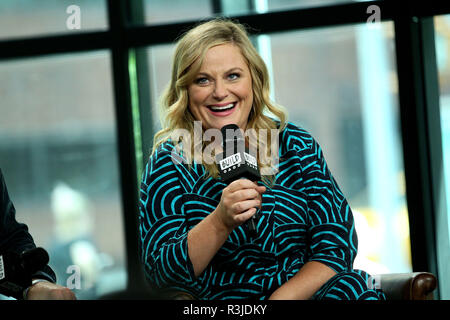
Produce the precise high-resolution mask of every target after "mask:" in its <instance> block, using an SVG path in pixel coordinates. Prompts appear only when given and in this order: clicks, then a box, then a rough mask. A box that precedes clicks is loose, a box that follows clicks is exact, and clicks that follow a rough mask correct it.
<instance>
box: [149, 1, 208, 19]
mask: <svg viewBox="0 0 450 320" xmlns="http://www.w3.org/2000/svg"><path fill="white" fill-rule="evenodd" d="M211 2H212V1H211V0H171V1H166V0H145V22H146V23H147V24H158V23H168V22H179V21H187V20H194V19H199V18H205V17H210V16H212V13H213V10H212V6H211Z"/></svg>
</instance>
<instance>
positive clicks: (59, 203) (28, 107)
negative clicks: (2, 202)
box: [0, 51, 126, 299]
mask: <svg viewBox="0 0 450 320" xmlns="http://www.w3.org/2000/svg"><path fill="white" fill-rule="evenodd" d="M110 64H111V61H110V56H109V53H108V52H105V51H99V52H90V53H83V54H67V55H55V56H48V57H41V58H33V59H23V60H14V61H6V62H1V63H0V88H1V89H0V90H1V93H0V95H1V96H2V104H1V117H0V167H1V168H2V171H3V173H4V176H5V180H6V183H7V186H8V190H9V193H10V196H11V199H12V201H13V203H14V205H15V207H16V210H17V220H18V221H20V222H24V223H26V224H27V225H28V227H29V230H30V233H31V234H32V236H33V237H34V240H35V242H36V245H38V246H42V247H44V248H45V249H47V251H48V252H49V255H50V266H51V267H52V268H53V269H54V271H55V272H56V274H57V278H58V283H59V284H61V285H63V286H68V287H71V288H73V289H74V292H75V293H76V295H77V297H78V298H79V299H93V298H96V297H98V296H99V295H102V294H104V293H106V292H110V291H111V290H118V289H122V288H124V286H125V282H126V274H125V267H124V266H125V254H124V250H125V249H124V235H123V230H122V229H123V226H122V212H121V198H120V186H119V168H118V154H117V145H116V128H115V116H114V107H113V106H114V101H113V92H112V90H113V89H112V79H111V70H110ZM78 271H79V272H80V273H79V274H78V275H79V276H80V277H79V278H78V279H79V280H80V282H78V280H77V276H75V275H76V272H78ZM78 288H79V289H78Z"/></svg>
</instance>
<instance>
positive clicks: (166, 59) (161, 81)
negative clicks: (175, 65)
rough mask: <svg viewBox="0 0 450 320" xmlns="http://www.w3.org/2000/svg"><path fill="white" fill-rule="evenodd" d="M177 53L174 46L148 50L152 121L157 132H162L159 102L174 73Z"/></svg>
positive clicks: (161, 46)
mask: <svg viewBox="0 0 450 320" xmlns="http://www.w3.org/2000/svg"><path fill="white" fill-rule="evenodd" d="M174 53H175V45H174V44H166V45H158V46H152V47H150V48H148V50H147V56H148V65H149V66H150V70H151V71H150V86H151V87H150V90H151V97H152V108H151V112H152V119H153V128H154V129H155V132H157V131H159V130H161V123H160V110H159V107H158V100H159V97H160V96H161V94H162V92H163V90H164V89H165V88H166V86H167V85H168V83H169V81H170V77H171V72H172V57H173V54H174Z"/></svg>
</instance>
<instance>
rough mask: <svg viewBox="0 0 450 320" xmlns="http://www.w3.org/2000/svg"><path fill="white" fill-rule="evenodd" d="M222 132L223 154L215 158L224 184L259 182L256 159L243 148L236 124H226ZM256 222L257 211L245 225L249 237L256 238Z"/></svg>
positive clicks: (239, 131) (243, 143)
mask: <svg viewBox="0 0 450 320" xmlns="http://www.w3.org/2000/svg"><path fill="white" fill-rule="evenodd" d="M220 131H221V132H222V142H223V153H221V154H218V155H217V156H216V161H217V166H218V169H219V173H220V177H221V178H222V179H223V181H224V182H225V183H226V184H230V183H231V182H233V181H235V180H237V179H241V178H246V179H249V180H251V181H258V180H261V174H260V172H259V170H258V162H257V161H256V157H254V156H252V155H251V154H250V153H249V150H248V148H247V147H246V146H245V139H244V137H243V136H242V133H241V130H240V129H239V127H238V126H237V125H236V124H228V125H225V126H223V127H222V129H220ZM257 222H258V211H257V212H256V214H254V215H253V216H252V217H251V218H250V219H249V220H247V222H246V225H247V228H248V231H249V233H250V236H252V237H253V236H256V225H257Z"/></svg>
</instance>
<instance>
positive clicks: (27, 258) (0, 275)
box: [0, 247, 49, 300]
mask: <svg viewBox="0 0 450 320" xmlns="http://www.w3.org/2000/svg"><path fill="white" fill-rule="evenodd" d="M48 262H49V256H48V253H47V251H45V249H43V248H40V247H38V248H34V249H30V250H27V251H24V252H22V253H21V254H18V253H15V252H7V253H4V254H0V294H3V295H5V296H10V297H13V298H16V299H18V300H21V299H23V290H25V289H26V288H28V287H29V286H31V280H32V279H31V277H32V275H33V273H35V272H36V271H38V270H40V269H41V268H43V267H45V266H46V265H47V264H48Z"/></svg>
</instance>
